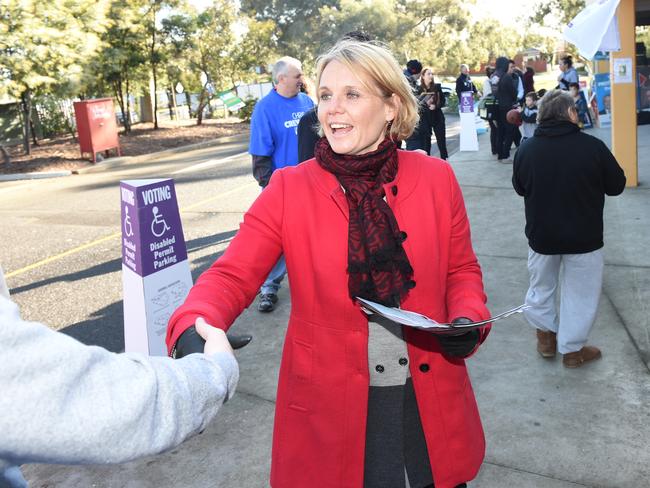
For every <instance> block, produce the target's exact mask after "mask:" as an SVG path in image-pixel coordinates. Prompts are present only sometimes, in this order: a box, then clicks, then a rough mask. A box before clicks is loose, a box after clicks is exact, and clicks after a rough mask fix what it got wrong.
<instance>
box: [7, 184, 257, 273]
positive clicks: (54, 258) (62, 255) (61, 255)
mask: <svg viewBox="0 0 650 488" xmlns="http://www.w3.org/2000/svg"><path fill="white" fill-rule="evenodd" d="M256 184H257V183H255V182H251V183H246V184H245V185H241V186H238V187H236V188H233V189H232V190H228V191H226V192H223V193H218V194H216V195H214V196H212V197H209V198H206V199H204V200H200V201H198V202H196V203H193V204H192V205H188V206H187V207H184V208H183V209H181V213H183V212H188V211H190V210H192V209H195V208H197V207H199V206H201V205H204V204H206V203H208V202H211V201H213V200H217V199H219V198H223V197H226V196H228V195H232V194H233V193H237V192H238V191H240V190H244V189H245V188H248V187H251V186H253V185H256ZM120 235H121V232H114V233H113V234H111V235H108V236H104V237H100V238H99V239H97V240H94V241H91V242H87V243H86V244H82V245H81V246H77V247H73V248H72V249H68V250H67V251H64V252H62V253H59V254H55V255H54V256H50V257H48V258H45V259H42V260H40V261H37V262H35V263H32V264H30V265H28V266H25V267H24V268H20V269H17V270H15V271H12V272H11V273H7V274H6V275H5V278H7V279H9V278H13V277H14V276H18V275H21V274H23V273H26V272H27V271H31V270H33V269H36V268H40V267H41V266H45V265H46V264H50V263H52V262H54V261H58V260H59V259H62V258H65V257H67V256H70V255H72V254H76V253H78V252H81V251H84V250H86V249H90V248H91V247H95V246H97V245H99V244H101V243H102V242H106V241H109V240H111V239H115V238H116V237H119V236H120Z"/></svg>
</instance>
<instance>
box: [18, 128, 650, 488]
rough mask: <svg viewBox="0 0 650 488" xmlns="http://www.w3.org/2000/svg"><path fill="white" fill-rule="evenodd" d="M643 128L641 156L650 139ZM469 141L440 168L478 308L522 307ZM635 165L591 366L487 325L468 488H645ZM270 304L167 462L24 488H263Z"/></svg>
mask: <svg viewBox="0 0 650 488" xmlns="http://www.w3.org/2000/svg"><path fill="white" fill-rule="evenodd" d="M646 127H648V126H646ZM642 129H645V128H640V131H641V132H643V133H644V134H645V135H643V134H642V135H641V137H640V138H639V140H640V141H642V142H641V144H644V142H643V141H649V140H650V137H648V134H647V132H649V131H647V130H643V131H642ZM648 129H650V127H648ZM601 136H602V137H605V136H604V135H602V134H601ZM479 140H480V150H479V151H478V152H473V153H457V154H456V155H454V156H453V157H452V160H451V164H452V166H453V167H454V169H455V171H456V174H457V175H458V178H459V181H460V183H461V185H462V187H463V191H464V194H465V200H466V204H467V207H468V211H469V215H470V220H471V223H472V232H473V241H474V247H475V249H476V252H477V253H478V256H479V259H480V262H481V265H482V267H483V271H484V275H485V284H486V288H487V292H488V296H489V300H490V301H489V305H490V307H491V309H492V311H494V312H499V311H502V310H505V309H507V308H510V307H512V306H515V305H518V304H520V303H522V301H523V298H524V295H525V291H526V288H527V282H528V274H527V269H526V255H527V244H526V240H525V237H524V234H523V228H524V212H523V200H522V199H521V198H519V197H518V196H517V195H516V194H515V193H514V191H513V190H512V187H511V185H510V177H511V171H512V168H511V166H510V165H503V164H499V163H497V162H496V161H494V159H493V157H492V156H491V155H490V154H489V147H488V146H489V141H488V138H487V137H486V136H481V137H480V139H479ZM645 144H647V142H646V143H645ZM640 153H641V156H642V163H641V165H642V168H641V182H642V186H641V187H640V188H638V189H628V190H626V191H625V193H624V194H623V195H622V196H620V197H617V198H612V199H608V201H607V205H606V222H605V228H606V236H605V242H606V246H605V255H606V264H607V266H606V270H605V284H604V289H603V296H602V300H601V306H600V310H599V314H598V319H597V322H596V325H595V328H594V330H593V333H592V342H593V344H595V345H598V346H599V347H601V348H602V350H603V359H602V360H601V361H598V362H596V363H594V364H590V365H588V366H585V367H583V368H581V369H577V370H568V369H565V368H563V367H562V364H561V361H560V360H559V358H558V359H556V360H552V361H548V360H543V359H541V358H540V357H539V356H538V355H537V353H536V352H535V342H534V332H533V330H532V329H531V328H530V327H529V326H528V325H527V324H526V323H525V321H524V320H523V318H522V317H515V318H513V319H510V320H508V321H504V322H500V323H498V324H495V326H494V328H493V332H492V334H491V335H490V337H489V339H488V341H487V342H486V343H485V345H484V346H483V348H482V349H481V350H480V352H479V353H478V354H477V355H476V356H475V357H473V358H472V359H471V360H470V361H469V362H468V364H469V368H470V371H471V376H472V382H473V384H474V388H475V391H476V395H477V399H478V403H479V406H480V409H481V414H482V418H483V422H484V427H485V431H486V437H487V443H488V448H487V456H486V460H485V464H484V466H483V468H482V470H481V472H480V473H479V476H478V478H477V479H476V480H475V481H474V482H472V483H471V487H472V488H478V487H480V488H504V487H527V488H529V487H530V488H536V487H538V488H568V487H576V486H590V487H592V486H595V487H611V488H614V487H616V488H621V487H640V486H648V480H649V479H650V449H648V439H649V438H650V375H649V372H648V359H649V357H650V334H649V332H648V331H649V328H648V327H649V320H648V317H649V316H650V314H649V310H648V308H649V305H648V304H649V303H650V275H649V273H648V271H649V269H650V255H649V254H648V253H647V252H646V249H647V243H648V242H650V230H649V228H648V215H650V191H649V190H650V185H648V186H646V185H647V184H648V183H649V182H650V160H649V156H648V153H649V152H648V151H647V145H646V146H645V148H641V149H640ZM644 183H645V185H644ZM280 299H281V301H280V307H279V308H278V309H277V310H276V311H275V312H274V313H273V314H270V315H264V316H262V315H260V314H258V312H257V311H256V310H255V309H254V307H252V308H251V309H250V310H247V311H246V312H245V313H244V314H243V315H242V316H241V317H240V318H239V320H238V322H237V323H236V324H235V330H236V331H239V332H252V333H253V334H254V336H255V339H254V342H253V343H252V344H251V345H250V346H248V347H247V348H245V349H243V350H242V351H240V352H239V353H238V358H239V361H240V364H241V382H240V387H239V389H238V391H237V394H236V396H235V397H234V398H233V400H232V401H231V402H229V403H228V404H227V405H226V406H225V407H224V408H223V410H222V412H221V414H220V416H219V418H218V419H217V421H216V422H214V423H213V424H212V425H211V426H210V427H209V428H208V429H207V430H206V431H205V432H204V433H203V434H202V435H200V436H197V437H196V438H194V439H192V440H190V441H189V442H187V443H186V444H184V445H183V446H181V447H180V448H178V449H175V450H174V451H172V452H170V453H167V454H165V455H162V456H158V457H154V458H149V459H144V460H140V461H137V462H132V463H129V464H126V465H123V466H109V467H84V468H80V467H51V466H47V467H45V466H28V467H26V469H25V473H26V475H27V477H28V479H30V481H31V482H32V484H33V486H43V485H45V486H53V487H59V486H97V487H138V488H143V487H152V488H153V487H171V486H192V487H214V486H218V487H222V488H231V487H232V488H240V487H247V488H253V487H264V486H268V474H269V467H270V449H271V429H272V421H273V410H274V400H275V388H276V382H277V373H278V367H279V362H280V361H279V360H280V351H281V347H282V341H283V336H284V331H285V328H286V322H287V318H288V313H289V303H288V293H287V290H286V287H285V288H283V289H282V291H281V293H280ZM297 469H299V467H297ZM317 486H318V483H317V480H314V487H317ZM296 488H302V487H296Z"/></svg>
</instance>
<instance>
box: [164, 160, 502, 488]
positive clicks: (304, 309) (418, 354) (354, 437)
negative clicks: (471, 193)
mask: <svg viewBox="0 0 650 488" xmlns="http://www.w3.org/2000/svg"><path fill="white" fill-rule="evenodd" d="M398 154H399V170H398V173H397V177H396V179H395V181H393V182H392V183H390V184H387V185H385V190H386V199H387V202H388V204H389V205H390V207H391V208H392V209H393V212H394V213H395V217H396V218H397V222H398V223H399V227H400V229H401V230H403V231H405V232H406V233H407V236H408V237H407V239H406V241H405V242H404V247H405V249H406V253H407V255H408V257H409V260H410V262H411V264H412V266H413V269H414V276H413V279H414V280H415V281H416V286H415V288H414V289H412V290H410V292H409V295H408V296H407V298H406V299H405V300H404V302H403V307H404V308H405V309H409V310H415V311H417V312H421V313H424V314H426V315H428V316H430V317H432V318H434V319H435V320H437V321H447V320H449V319H453V318H455V317H469V318H471V319H476V320H478V319H486V318H488V317H489V312H488V310H487V308H486V306H485V302H486V296H485V294H484V292H483V283H482V276H481V269H480V267H479V264H478V262H477V260H476V256H475V255H474V251H473V250H472V244H471V239H470V230H469V222H468V219H467V215H466V213H465V206H464V202H463V197H462V194H461V191H460V187H459V186H458V183H457V181H456V178H455V176H454V174H453V172H452V169H451V167H450V166H449V165H448V164H447V163H445V162H444V161H441V160H439V159H434V158H430V157H427V156H424V155H422V154H420V153H416V152H406V151H398ZM395 187H396V188H397V190H393V188H395ZM282 252H284V255H285V258H286V263H287V270H288V273H289V277H290V280H291V306H292V308H291V316H290V318H289V326H288V330H287V335H286V339H285V344H284V351H283V354H282V362H281V366H280V377H279V382H278V393H277V404H276V411H275V426H274V433H273V459H272V467H271V485H272V486H273V487H274V488H302V487H315V488H321V487H322V488H325V487H328V488H330V487H331V488H340V487H348V488H361V487H362V486H363V468H364V446H365V431H366V414H367V401H368V381H369V379H368V378H369V376H368V322H367V320H366V316H365V314H364V313H363V312H362V311H361V310H360V309H359V307H358V306H357V305H356V304H354V303H353V302H352V300H351V299H350V298H349V296H348V283H347V274H346V264H347V255H348V205H347V201H346V199H345V195H344V193H343V190H342V188H341V186H340V185H339V183H338V181H337V180H336V178H335V177H334V176H333V175H332V174H331V173H328V172H326V171H325V170H323V169H322V168H321V167H320V166H319V165H318V163H316V161H315V160H310V161H307V162H305V163H303V164H300V165H298V166H296V167H287V168H283V169H281V170H278V171H276V172H275V173H274V175H273V177H272V179H271V183H270V184H269V186H268V187H267V188H266V189H265V190H264V191H263V192H262V193H261V195H260V196H259V197H258V199H257V200H256V201H255V203H254V204H253V205H252V207H251V208H250V210H249V211H248V212H247V213H246V215H245V216H244V221H243V223H242V224H241V227H240V230H239V232H238V233H237V235H236V237H235V238H234V239H233V241H232V242H231V244H230V246H229V247H228V249H227V250H226V252H225V253H224V254H223V256H222V257H221V258H219V259H218V260H217V261H216V262H215V263H214V264H213V265H212V267H211V268H210V269H209V270H207V271H206V272H205V273H203V274H202V275H201V277H200V278H199V279H198V280H197V282H196V284H195V285H194V287H193V288H192V290H191V291H190V294H189V296H188V297H187V300H186V301H185V303H184V304H183V305H182V306H181V307H180V308H179V309H178V310H176V312H175V313H174V315H173V316H172V317H171V319H170V322H169V330H168V333H167V344H168V345H171V344H173V343H174V342H175V341H176V340H177V338H178V336H179V335H180V334H181V333H182V332H183V331H184V330H185V329H186V328H187V327H189V326H190V325H192V324H193V323H194V320H195V319H196V317H197V316H202V317H204V318H205V319H206V320H207V321H208V322H209V323H211V324H213V325H215V326H217V327H220V328H223V329H228V327H230V325H231V324H232V322H233V321H234V320H235V319H236V318H237V316H239V314H240V313H241V312H242V311H243V310H244V308H246V307H248V306H249V305H250V304H251V303H252V301H253V300H254V299H255V295H256V293H257V291H258V289H259V287H260V285H261V284H262V282H263V281H264V279H265V278H266V276H267V274H268V273H269V271H270V270H271V268H272V267H273V265H274V264H275V262H276V261H277V259H278V258H279V256H280V254H281V253H282ZM488 331H489V328H485V329H483V331H482V334H481V335H482V337H481V342H482V341H483V340H484V339H485V337H486V336H487V333H488ZM404 336H405V339H406V342H407V343H408V353H409V357H410V362H409V363H410V372H411V375H412V377H413V386H414V389H415V393H416V397H417V403H418V407H419V411H420V416H421V420H422V426H423V430H424V433H425V437H426V441H427V447H428V451H429V456H430V461H431V468H432V471H433V478H434V480H435V484H436V488H446V487H454V486H456V485H457V484H459V483H462V482H465V481H469V480H471V479H473V478H474V477H475V476H476V474H477V472H478V470H479V468H480V466H481V463H482V461H483V456H484V452H485V439H484V437H483V429H482V427H481V420H480V418H479V413H478V409H477V406H476V401H475V399H474V393H473V391H472V387H471V384H470V380H469V376H468V375H467V370H466V368H465V361H464V360H462V359H453V358H447V357H445V356H444V355H443V354H442V353H441V349H440V346H439V344H438V342H437V339H435V337H434V336H433V335H431V334H430V333H427V332H424V331H421V330H417V329H412V328H409V327H404ZM427 366H428V367H427Z"/></svg>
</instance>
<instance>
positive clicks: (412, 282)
mask: <svg viewBox="0 0 650 488" xmlns="http://www.w3.org/2000/svg"><path fill="white" fill-rule="evenodd" d="M406 288H407V289H409V290H411V289H413V288H415V280H409V281H407V282H406Z"/></svg>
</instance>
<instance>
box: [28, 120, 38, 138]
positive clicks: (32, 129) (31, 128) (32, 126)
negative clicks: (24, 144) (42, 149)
mask: <svg viewBox="0 0 650 488" xmlns="http://www.w3.org/2000/svg"><path fill="white" fill-rule="evenodd" d="M29 127H30V131H31V133H32V144H34V146H38V141H37V140H36V129H35V128H34V120H32V117H31V114H30V117H29Z"/></svg>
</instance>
